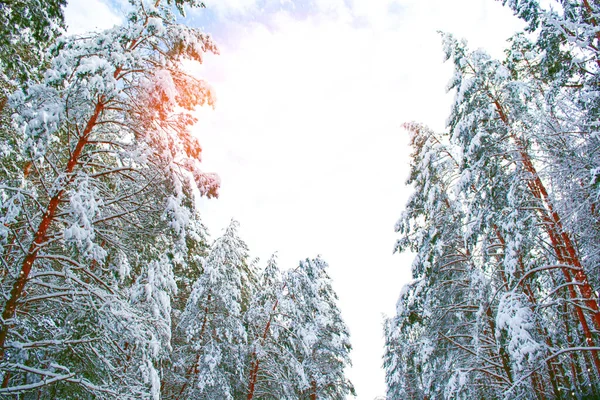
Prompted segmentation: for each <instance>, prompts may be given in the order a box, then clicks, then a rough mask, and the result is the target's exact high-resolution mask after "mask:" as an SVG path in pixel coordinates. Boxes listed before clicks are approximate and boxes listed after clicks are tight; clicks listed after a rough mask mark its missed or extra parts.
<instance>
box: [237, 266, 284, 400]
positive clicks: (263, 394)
mask: <svg viewBox="0 0 600 400" xmlns="http://www.w3.org/2000/svg"><path fill="white" fill-rule="evenodd" d="M285 289H286V285H285V283H283V281H282V277H281V272H280V270H279V268H278V266H277V259H276V256H275V255H273V256H271V258H270V259H269V261H268V262H267V265H266V267H265V269H264V270H263V271H262V272H261V274H260V276H259V278H258V284H257V290H256V291H255V293H254V295H253V296H252V299H251V301H250V305H249V307H248V310H247V312H246V313H245V320H246V324H247V326H248V345H249V355H250V358H249V363H250V365H249V368H248V370H247V372H246V374H247V377H248V378H247V379H248V384H247V387H248V388H247V395H246V398H247V399H248V400H251V399H253V398H259V399H287V398H291V397H293V396H292V393H291V392H290V391H289V389H288V388H289V385H287V384H285V382H286V381H288V380H289V378H288V377H284V376H283V374H281V373H280V372H281V371H285V370H288V371H289V370H290V368H285V367H284V366H285V365H286V364H289V363H290V361H291V362H294V361H295V360H293V359H292V358H290V357H289V356H288V355H287V354H285V353H284V352H282V351H281V350H282V349H285V348H286V343H285V338H286V327H285V326H284V325H283V324H282V321H281V319H282V315H281V310H282V309H283V308H285V304H284V303H285V302H286V301H287V300H288V299H287V298H286V297H285V296H284V293H285Z"/></svg>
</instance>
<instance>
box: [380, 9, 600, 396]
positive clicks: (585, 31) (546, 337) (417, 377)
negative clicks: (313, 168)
mask: <svg viewBox="0 0 600 400" xmlns="http://www.w3.org/2000/svg"><path fill="white" fill-rule="evenodd" d="M503 3H509V5H510V6H511V7H512V8H513V9H514V10H515V13H516V14H517V15H519V16H520V17H521V18H523V19H524V20H526V21H527V22H528V23H529V26H528V31H529V32H531V33H532V35H530V36H525V35H523V34H518V35H516V36H515V37H513V38H512V39H511V47H510V49H509V50H508V51H507V59H506V60H505V61H504V62H499V61H496V60H493V59H491V58H490V57H489V56H488V55H487V54H485V53H484V52H483V51H475V52H470V51H468V50H467V48H466V45H465V44H464V43H461V42H458V41H456V40H454V39H453V38H452V37H451V36H447V35H446V36H445V39H444V41H445V49H446V54H447V56H448V57H449V58H451V59H452V60H453V62H454V65H455V72H456V73H455V76H454V78H453V80H452V82H451V84H450V88H454V89H456V98H455V103H454V105H453V108H452V113H451V116H450V119H449V126H450V133H449V136H448V143H447V146H449V147H448V149H446V150H442V151H441V154H437V155H435V154H434V155H432V156H430V157H432V158H433V159H434V160H436V161H435V163H437V165H440V166H441V170H442V171H444V170H445V171H446V174H448V173H449V171H450V170H454V171H455V172H454V174H455V175H456V177H455V178H453V179H450V180H448V181H446V182H448V183H449V185H446V186H444V183H443V180H440V179H439V178H440V176H443V175H435V174H431V173H430V172H428V171H429V170H428V169H427V168H422V169H421V170H419V169H416V170H415V169H414V167H413V174H414V173H415V171H416V172H417V174H418V175H419V176H420V179H423V183H419V184H416V185H415V189H416V191H417V193H415V195H414V196H413V199H411V201H410V202H409V204H408V210H407V214H409V215H410V214H411V213H412V214H416V215H417V218H415V219H414V222H413V225H409V222H410V221H408V222H406V223H404V224H403V225H402V226H401V228H402V229H403V232H402V233H403V234H404V237H403V239H402V240H404V244H405V246H406V245H408V246H411V245H412V246H413V247H412V250H413V251H415V252H416V253H417V259H416V260H415V267H414V269H413V272H415V278H416V280H415V283H413V284H412V285H411V286H410V287H408V288H407V289H406V290H405V291H403V295H402V296H401V299H400V301H399V306H398V310H399V311H398V315H396V317H394V318H393V319H390V320H388V322H387V325H386V340H387V349H386V354H387V355H386V369H387V374H388V389H389V390H390V392H389V393H390V396H392V397H393V396H400V395H403V396H407V397H413V398H414V397H422V396H431V395H433V396H436V397H441V392H440V388H439V387H438V386H437V385H440V384H442V383H436V384H435V385H428V383H429V382H428V381H427V379H428V376H429V375H428V374H427V373H423V372H422V371H423V369H424V368H425V367H431V366H435V365H441V364H440V361H445V362H446V363H448V364H447V369H450V370H453V371H455V374H454V376H453V377H452V378H451V379H450V383H451V384H450V385H448V386H447V387H446V389H445V390H444V393H443V395H444V396H445V397H447V398H455V397H463V398H474V397H481V396H483V397H509V398H565V397H568V395H567V394H566V393H569V394H571V395H575V396H592V397H596V396H598V388H599V386H600V384H599V372H600V369H599V368H598V361H599V359H598V347H597V343H598V340H599V337H598V333H597V332H598V319H600V314H599V313H598V300H597V293H596V291H595V288H596V287H597V285H598V278H597V276H598V274H597V273H596V272H597V267H598V264H597V262H596V261H597V259H598V254H599V252H598V246H599V245H600V240H599V239H600V238H599V236H598V228H597V227H598V226H599V225H598V222H599V220H598V214H597V199H598V185H597V171H598V166H597V164H598V157H597V155H598V149H599V148H600V147H599V146H598V113H597V106H598V92H597V85H598V71H599V67H600V62H599V57H598V53H597V52H598V44H599V39H600V35H599V34H598V26H597V17H598V11H597V10H598V4H597V2H589V1H587V0H582V1H560V2H556V4H555V6H557V9H555V10H554V11H552V10H545V9H543V8H542V7H540V6H539V4H538V2H537V1H503ZM444 152H447V154H452V155H453V157H454V158H455V160H456V162H455V165H454V166H450V165H448V164H446V165H443V163H442V160H443V159H444V158H445V156H444V155H443V153H444ZM415 160H416V161H418V162H419V163H422V159H418V158H416V159H413V161H415ZM411 179H414V178H411ZM432 188H437V192H442V193H443V192H446V193H447V194H448V197H452V200H454V204H456V206H455V207H454V209H455V210H456V212H457V213H454V215H455V216H456V215H458V216H459V218H460V220H462V224H459V225H457V226H456V227H455V229H454V231H456V232H460V233H459V234H458V237H459V238H460V237H461V236H462V241H463V244H462V245H460V243H459V242H458V241H457V242H456V244H455V245H454V246H458V247H455V249H461V247H462V248H463V250H462V254H463V255H464V254H467V255H468V257H467V258H468V262H465V263H462V262H461V263H460V264H457V265H460V268H461V269H462V270H463V272H466V274H465V275H464V279H463V280H461V283H462V286H463V287H462V288H461V286H460V285H459V286H456V287H455V290H458V291H459V292H462V296H465V297H464V299H465V300H466V301H465V302H464V303H463V306H464V307H467V308H468V307H472V306H473V305H476V304H479V308H478V310H477V312H476V313H475V317H476V321H480V322H477V323H476V324H473V325H472V327H471V328H470V331H468V335H471V337H473V338H477V337H479V340H480V342H481V345H478V346H469V343H473V344H476V343H475V342H472V341H471V339H469V338H467V336H466V335H462V336H459V337H460V338H461V339H460V340H457V339H458V337H455V338H453V337H452V336H451V335H454V334H455V333H454V332H455V331H454V326H455V325H453V324H449V327H448V329H447V328H443V329H440V328H439V327H442V326H445V325H444V324H446V323H447V321H448V316H449V315H448V313H450V314H453V316H455V317H456V316H459V317H460V318H459V320H462V321H467V322H468V321H469V319H468V317H467V315H468V313H467V314H465V313H464V312H463V311H460V309H457V308H456V307H452V306H451V304H452V303H454V301H452V300H454V299H455V297H453V296H452V295H451V292H447V290H449V289H450V288H451V287H452V281H447V278H448V275H447V274H444V273H443V272H440V270H436V269H435V267H436V266H437V267H438V268H439V266H444V265H445V264H444V263H443V262H441V260H442V259H440V260H439V261H438V262H437V263H434V264H433V265H434V267H433V268H431V270H432V271H433V272H434V273H432V274H430V275H429V276H428V274H427V273H426V272H427V269H428V268H430V265H431V262H432V261H435V258H434V259H431V257H430V256H431V255H432V251H431V250H430V249H431V248H432V247H433V246H434V245H435V244H436V243H437V242H438V241H439V239H438V237H436V236H431V235H430V233H431V230H430V228H429V227H428V226H429V225H428V224H427V221H428V219H431V220H435V218H436V215H439V214H440V211H442V212H444V207H443V205H444V204H445V206H446V207H447V208H448V209H449V208H450V207H451V205H452V204H453V202H452V201H449V200H447V199H444V198H443V196H436V195H435V194H436V193H437V192H436V190H434V189H432ZM432 194H433V197H432V196H431V195H432ZM428 196H429V197H428ZM415 198H423V199H429V200H420V203H418V204H417V203H415V201H414V199H415ZM432 199H433V200H432ZM420 213H421V214H422V215H421V216H420V217H418V215H420ZM441 218H445V217H441ZM446 221H452V219H451V218H450V219H447V220H446ZM446 223H448V222H446ZM406 229H408V230H406ZM411 229H414V231H412V232H413V234H412V236H407V234H406V232H410V231H411ZM437 229H439V228H437ZM434 231H435V230H434ZM446 237H447V235H446ZM422 243H425V246H423V245H422ZM450 243H452V242H450ZM444 244H448V243H447V242H445V243H444ZM459 253H461V252H459ZM433 254H435V253H433ZM440 254H443V253H440ZM436 264H437V265H436ZM478 274H479V275H480V276H481V277H482V280H481V282H482V283H481V284H480V287H482V288H483V287H487V288H488V289H486V290H484V291H483V292H482V293H481V294H480V295H479V296H478V299H477V297H475V298H473V300H471V301H469V299H470V298H471V297H472V294H473V293H474V292H473V290H472V286H473V285H472V283H471V282H477V279H476V278H477V275H478ZM484 282H487V283H484ZM440 293H441V295H440V296H439V298H437V300H435V301H432V299H436V297H437V295H438V294H440ZM469 293H471V294H469ZM476 299H477V300H476ZM428 304H438V306H437V308H442V309H445V310H446V311H445V312H444V313H443V314H442V316H443V318H442V320H444V322H442V323H437V322H436V321H434V320H432V319H428V318H426V317H428V316H430V315H431V316H436V315H437V316H436V317H435V320H439V319H440V316H439V313H438V314H436V312H437V311H438V309H433V310H431V309H428V307H431V306H428ZM449 306H450V307H449ZM460 314H463V315H462V316H460ZM417 317H418V318H417ZM486 325H487V328H486ZM432 332H433V333H434V335H435V333H436V332H437V334H440V335H441V334H443V336H446V337H448V338H450V339H453V341H448V347H447V348H446V349H445V350H443V351H438V352H436V350H435V349H436V348H439V346H437V347H436V346H434V350H432V351H431V352H429V353H428V354H427V358H426V360H425V361H423V354H422V352H418V351H416V350H415V348H416V347H417V346H419V345H420V344H421V343H423V341H424V340H430V338H431V335H432ZM465 339H467V340H466V341H465ZM434 343H436V344H437V343H439V342H435V341H434ZM457 349H460V350H461V351H462V353H463V354H464V353H465V352H466V353H471V357H466V358H464V357H463V358H462V359H461V358H456V357H455V356H453V354H458V353H460V351H459V352H458V353H457ZM485 353H489V355H490V356H488V357H485ZM432 357H433V358H432ZM464 362H466V363H464ZM419 366H420V367H419ZM412 368H416V370H417V371H418V372H414V369H413V370H411V369H412ZM419 368H420V369H419ZM477 374H484V375H485V374H487V375H489V376H493V375H494V374H495V375H496V376H497V378H498V379H496V380H494V379H488V380H478V379H476V376H477ZM401 382H404V383H405V385H404V387H403V386H402V385H403V383H401Z"/></svg>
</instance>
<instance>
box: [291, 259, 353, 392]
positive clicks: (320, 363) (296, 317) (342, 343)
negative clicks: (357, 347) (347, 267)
mask: <svg viewBox="0 0 600 400" xmlns="http://www.w3.org/2000/svg"><path fill="white" fill-rule="evenodd" d="M327 268H328V265H327V263H326V262H325V261H323V260H322V259H321V258H319V257H317V258H315V259H306V260H305V261H301V262H300V265H299V267H298V268H297V269H294V270H291V271H289V273H288V274H287V276H286V278H285V279H286V284H287V286H286V290H287V296H289V299H290V300H291V301H288V302H287V303H286V305H287V306H288V309H287V310H285V311H284V313H285V314H286V315H288V316H289V318H290V320H288V321H286V323H287V327H288V332H289V334H290V338H289V340H290V345H291V348H290V349H289V351H290V353H291V354H293V355H294V358H295V359H296V360H297V361H298V363H297V364H296V365H295V367H296V368H301V369H300V370H298V371H297V378H296V379H295V380H294V381H292V382H291V384H292V388H293V389H294V391H295V395H296V397H297V398H306V399H317V398H328V399H344V398H345V397H346V396H348V395H350V394H352V395H354V394H355V393H354V387H353V385H352V383H351V382H350V381H349V380H348V379H347V378H346V377H345V375H344V369H345V368H346V366H348V365H350V357H349V353H350V350H351V349H352V346H351V344H350V337H349V332H348V328H347V327H346V324H345V323H344V321H343V320H342V317H341V312H340V310H339V308H338V306H337V295H336V293H335V291H334V290H333V287H332V286H331V278H330V277H329V275H328V274H327Z"/></svg>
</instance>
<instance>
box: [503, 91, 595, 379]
mask: <svg viewBox="0 0 600 400" xmlns="http://www.w3.org/2000/svg"><path fill="white" fill-rule="evenodd" d="M492 100H493V102H494V105H495V106H496V110H497V112H498V115H499V116H500V119H501V120H502V121H503V122H504V124H505V125H506V126H507V128H508V129H509V130H510V129H511V127H510V124H509V121H508V117H507V116H506V113H505V112H504V110H503V108H502V106H501V105H500V103H499V102H498V101H497V100H495V99H493V98H492ZM511 138H512V139H513V140H514V142H515V144H516V146H517V150H518V152H519V155H520V157H521V160H520V161H521V162H522V164H523V166H524V167H525V170H526V171H527V172H528V173H529V174H530V175H531V176H532V178H531V180H529V181H528V182H527V186H528V187H529V190H530V191H531V193H532V195H533V196H534V197H535V198H536V199H537V200H538V201H539V202H540V204H541V205H542V209H540V210H539V211H538V213H539V214H540V218H541V219H542V222H543V226H544V229H545V231H546V233H547V235H548V237H549V238H550V241H551V243H552V248H553V250H554V253H555V255H556V258H557V260H558V262H559V263H561V264H566V265H572V266H574V267H575V268H576V270H575V281H573V279H572V277H571V273H570V272H569V270H568V269H566V268H564V269H563V274H564V276H565V279H566V280H567V282H574V283H576V284H577V286H578V287H579V292H580V293H581V296H582V297H583V299H584V304H585V306H586V307H588V308H589V309H590V310H592V311H593V314H592V321H593V323H594V326H595V327H596V330H600V312H599V308H598V301H597V299H596V298H595V296H594V292H593V290H592V287H591V285H590V283H589V279H588V277H587V274H586V273H585V271H584V270H583V267H582V265H581V262H580V260H579V257H578V255H577V251H576V249H575V246H574V244H573V242H572V240H571V238H570V236H569V235H568V233H567V232H565V230H564V228H563V226H562V222H561V219H560V217H559V215H558V212H557V211H556V210H555V209H554V206H553V204H552V202H551V200H550V197H549V195H548V191H547V190H546V187H545V185H544V183H543V182H542V180H541V178H540V176H539V174H538V172H537V170H536V168H535V166H534V165H533V162H532V161H531V158H530V157H529V154H528V153H527V151H526V150H525V146H524V144H523V142H522V141H521V139H520V138H518V137H517V136H516V135H515V134H514V133H512V134H511ZM569 288H570V290H569V291H570V295H571V298H572V299H573V300H574V301H577V299H578V296H577V294H576V293H575V289H574V288H573V285H570V286H569ZM576 315H577V318H578V319H579V322H580V324H581V327H582V329H583V332H584V335H585V337H586V340H587V344H588V346H590V347H592V346H594V342H593V340H592V334H591V330H590V328H589V325H588V323H587V320H586V318H585V315H584V313H583V310H582V309H581V308H580V307H576ZM592 357H593V359H594V365H595V366H596V370H597V371H598V374H600V360H599V359H598V352H597V351H592Z"/></svg>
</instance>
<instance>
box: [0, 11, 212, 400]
mask: <svg viewBox="0 0 600 400" xmlns="http://www.w3.org/2000/svg"><path fill="white" fill-rule="evenodd" d="M131 3H132V11H131V13H130V14H129V15H128V16H127V19H126V22H125V23H124V24H123V26H117V27H115V28H113V29H109V30H107V31H104V32H100V33H94V34H89V35H85V36H81V37H72V38H62V39H60V40H59V41H58V42H57V44H56V45H55V46H54V47H53V48H52V49H51V55H52V60H51V67H50V68H49V69H48V70H47V71H46V72H45V73H44V79H43V81H42V82H41V83H39V84H32V85H30V86H29V87H28V88H26V89H24V90H22V91H20V92H17V93H16V94H14V95H13V96H12V97H11V101H10V104H11V107H12V108H13V110H14V113H15V114H14V126H15V127H16V130H15V131H12V132H15V135H14V136H13V137H11V140H10V141H9V142H8V143H7V144H4V147H3V148H2V154H1V155H2V158H3V165H4V160H6V159H10V161H11V165H13V166H15V168H13V169H10V170H8V169H3V170H2V171H1V172H0V173H1V174H2V186H1V188H0V191H1V193H0V220H1V221H0V222H1V223H0V253H1V255H2V258H1V261H2V264H1V268H2V281H1V290H2V293H3V296H2V298H3V300H2V303H1V304H2V326H1V327H0V359H1V361H0V370H1V373H2V376H1V378H2V379H1V380H2V385H1V386H2V387H1V388H0V393H2V394H7V393H22V392H33V393H35V395H36V396H38V397H39V398H57V397H59V398H91V397H93V398H115V397H122V398H140V397H148V396H150V397H153V398H158V396H159V395H160V393H159V386H160V383H159V373H158V371H157V369H156V367H157V363H158V362H159V361H160V359H161V358H162V357H164V356H165V354H164V349H168V348H169V343H168V340H169V336H170V326H169V319H170V316H169V314H170V298H171V296H172V294H173V292H174V290H175V286H174V277H173V261H172V260H171V259H170V258H169V253H172V245H173V242H174V239H170V238H168V237H167V236H168V235H167V234H166V232H167V231H168V229H169V227H171V228H172V229H176V230H177V229H181V228H182V227H184V226H185V223H186V218H185V216H186V212H185V210H187V209H189V206H187V205H186V204H189V203H190V201H189V199H191V198H193V197H194V196H197V195H199V194H202V195H208V196H214V195H216V191H217V187H218V180H217V179H216V177H214V176H212V175H207V174H204V173H203V172H202V171H201V169H200V167H199V156H200V151H201V148H200V145H199V143H198V141H197V139H196V138H195V137H194V136H192V135H191V133H190V132H189V130H188V128H189V126H190V124H192V123H193V122H194V118H193V117H192V116H191V111H193V109H194V107H195V106H197V105H199V104H204V103H207V102H208V103H211V102H212V100H211V99H212V98H211V94H210V89H209V88H208V86H207V85H206V84H205V83H204V82H202V81H198V80H196V79H194V78H193V77H191V76H189V75H187V74H186V73H185V72H184V71H183V69H182V67H181V61H182V60H184V59H192V60H196V61H201V60H202V54H203V53H204V52H206V51H216V49H215V47H214V45H213V43H212V42H211V40H210V38H209V37H207V36H206V35H204V34H203V33H201V32H199V31H198V30H196V29H192V28H188V27H185V26H182V25H180V24H178V23H176V21H175V18H176V15H175V13H174V12H175V11H174V7H175V6H176V7H177V9H179V11H181V12H182V11H183V7H184V6H185V5H189V6H199V5H200V4H201V3H200V2H198V1H195V0H191V1H176V2H175V4H173V1H170V0H164V1H162V0H155V1H152V2H149V1H144V0H134V1H132V2H131ZM148 311H149V315H151V318H147V317H148V315H147V314H146V313H147V312H148ZM161 349H162V350H161Z"/></svg>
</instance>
